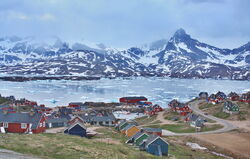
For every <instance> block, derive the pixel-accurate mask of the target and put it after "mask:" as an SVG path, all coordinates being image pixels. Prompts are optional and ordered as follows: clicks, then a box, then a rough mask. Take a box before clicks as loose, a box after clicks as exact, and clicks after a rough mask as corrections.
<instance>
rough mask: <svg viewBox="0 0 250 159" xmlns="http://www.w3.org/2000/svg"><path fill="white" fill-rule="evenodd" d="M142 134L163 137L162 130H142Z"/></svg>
mask: <svg viewBox="0 0 250 159" xmlns="http://www.w3.org/2000/svg"><path fill="white" fill-rule="evenodd" d="M142 132H145V133H147V134H152V135H158V136H162V129H160V128H142Z"/></svg>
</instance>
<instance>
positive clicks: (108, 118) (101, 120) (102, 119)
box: [90, 113, 116, 126]
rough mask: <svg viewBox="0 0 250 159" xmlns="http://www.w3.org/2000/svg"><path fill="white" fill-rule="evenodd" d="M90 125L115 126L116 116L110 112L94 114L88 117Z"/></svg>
mask: <svg viewBox="0 0 250 159" xmlns="http://www.w3.org/2000/svg"><path fill="white" fill-rule="evenodd" d="M90 120H91V121H90V124H91V125H101V126H115V122H116V118H115V116H114V115H113V113H111V114H106V115H101V116H94V117H92V118H91V119H90Z"/></svg>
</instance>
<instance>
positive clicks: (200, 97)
mask: <svg viewBox="0 0 250 159" xmlns="http://www.w3.org/2000/svg"><path fill="white" fill-rule="evenodd" d="M207 98H208V93H207V92H200V93H199V99H207Z"/></svg>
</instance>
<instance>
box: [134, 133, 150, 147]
mask: <svg viewBox="0 0 250 159" xmlns="http://www.w3.org/2000/svg"><path fill="white" fill-rule="evenodd" d="M148 137H149V135H148V134H145V133H143V134H141V135H140V136H139V137H137V138H135V140H134V144H135V145H136V146H139V145H140V144H141V143H142V141H143V140H145V139H147V138H148Z"/></svg>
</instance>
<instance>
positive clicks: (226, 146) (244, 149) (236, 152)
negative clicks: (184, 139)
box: [194, 132, 250, 159]
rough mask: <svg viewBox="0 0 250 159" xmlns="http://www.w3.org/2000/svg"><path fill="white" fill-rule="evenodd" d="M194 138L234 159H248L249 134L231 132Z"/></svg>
mask: <svg viewBox="0 0 250 159" xmlns="http://www.w3.org/2000/svg"><path fill="white" fill-rule="evenodd" d="M194 137H195V138H197V139H198V140H201V141H203V142H205V143H209V144H212V147H214V148H215V149H217V148H218V149H220V150H224V151H225V152H231V153H232V154H233V156H234V157H236V158H240V159H243V158H246V159H250V133H238V132H231V133H221V134H203V135H195V136H194ZM216 147H217V148H216Z"/></svg>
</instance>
